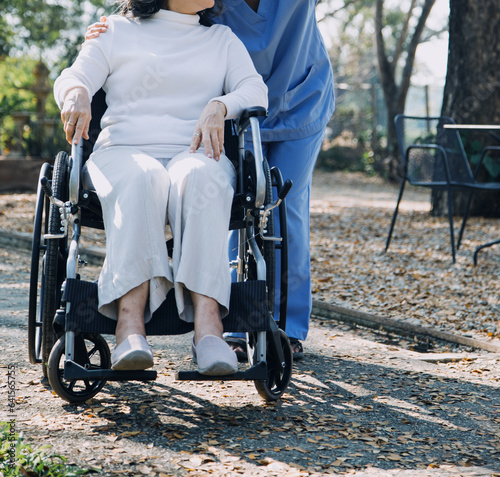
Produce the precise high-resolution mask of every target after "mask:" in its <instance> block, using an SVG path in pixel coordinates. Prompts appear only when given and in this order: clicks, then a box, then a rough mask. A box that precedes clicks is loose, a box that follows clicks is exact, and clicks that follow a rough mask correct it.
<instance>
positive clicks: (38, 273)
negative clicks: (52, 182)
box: [28, 163, 52, 364]
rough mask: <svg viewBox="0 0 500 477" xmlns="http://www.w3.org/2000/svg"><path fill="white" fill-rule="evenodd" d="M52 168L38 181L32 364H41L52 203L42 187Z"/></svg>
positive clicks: (30, 338)
mask: <svg viewBox="0 0 500 477" xmlns="http://www.w3.org/2000/svg"><path fill="white" fill-rule="evenodd" d="M51 172H52V171H51V166H50V164H49V163H45V164H44V165H43V166H42V169H41V170H40V177H39V181H38V190H37V199H36V208H35V223H34V226H33V242H32V243H33V245H32V249H31V273H30V291H29V305H28V355H29V360H30V363H31V364H37V363H41V362H42V359H41V356H40V354H41V343H42V329H41V327H42V319H41V316H42V309H43V303H42V300H41V294H40V286H41V287H42V288H43V284H42V285H40V284H41V282H43V281H44V280H45V274H44V253H43V252H44V251H45V245H44V241H43V240H42V237H43V235H44V234H46V233H48V227H49V218H48V217H49V205H50V202H49V200H48V199H47V197H45V193H44V191H43V189H42V187H41V185H40V179H42V177H47V178H48V179H50V177H51Z"/></svg>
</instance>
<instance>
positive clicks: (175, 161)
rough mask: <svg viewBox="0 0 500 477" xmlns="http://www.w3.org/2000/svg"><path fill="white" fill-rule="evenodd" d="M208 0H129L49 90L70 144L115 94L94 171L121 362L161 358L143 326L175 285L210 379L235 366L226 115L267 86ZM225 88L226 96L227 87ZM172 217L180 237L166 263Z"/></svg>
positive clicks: (103, 284)
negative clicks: (228, 334) (206, 14)
mask: <svg viewBox="0 0 500 477" xmlns="http://www.w3.org/2000/svg"><path fill="white" fill-rule="evenodd" d="M213 3H214V2H213V1H210V0H204V1H202V0H188V1H185V0H183V1H180V0H178V1H175V0H170V1H168V2H167V1H165V2H163V4H162V8H161V9H160V10H159V11H158V12H157V13H155V14H154V15H153V16H151V17H150V18H147V19H144V18H141V16H142V17H144V16H145V15H144V13H143V11H144V10H141V8H143V7H144V8H145V7H148V6H149V5H150V3H149V2H148V3H146V2H137V1H134V2H131V1H125V2H124V3H123V6H122V10H123V11H124V12H125V13H126V14H125V15H122V16H112V17H111V18H110V33H111V35H109V36H103V37H102V38H99V39H96V40H92V41H89V42H86V43H85V45H84V46H83V49H82V51H81V53H80V55H79V56H78V58H77V60H76V61H75V63H74V64H73V65H72V66H71V67H70V68H68V69H66V70H65V71H63V73H62V74H61V76H60V77H59V78H58V79H57V81H56V83H55V87H54V94H55V98H56V100H57V102H58V104H59V105H60V107H61V118H62V120H63V122H64V129H65V132H66V136H67V139H68V141H70V142H71V141H73V142H74V143H78V142H79V141H80V138H81V136H82V135H83V137H85V138H87V137H88V127H89V124H90V119H91V117H90V98H91V97H92V96H93V95H94V94H95V93H96V92H97V90H98V89H99V88H101V87H102V88H103V89H104V90H105V91H106V101H107V105H108V108H107V111H106V113H105V115H104V117H103V119H102V126H103V129H102V131H101V133H100V135H99V137H98V139H97V142H96V145H95V147H94V153H93V154H92V156H91V157H90V159H89V161H88V162H87V164H86V169H87V172H88V175H89V176H90V179H91V181H92V184H93V186H94V187H95V189H96V191H97V194H98V197H99V200H100V202H101V206H102V211H103V218H104V224H105V230H106V259H105V262H104V265H103V269H102V272H101V275H100V277H99V311H100V312H101V313H102V314H103V315H105V316H107V317H109V318H113V319H117V325H116V348H115V350H114V351H113V354H112V356H111V360H112V368H113V369H115V370H137V369H146V368H149V367H151V366H153V353H152V351H151V348H150V347H149V345H148V343H147V341H146V332H145V322H146V323H147V321H148V320H149V319H150V318H151V316H152V314H153V313H154V311H155V310H156V309H158V307H159V306H160V305H161V303H162V302H163V301H164V300H165V297H166V295H167V292H168V291H169V289H170V288H171V287H174V288H175V296H176V302H177V306H178V311H179V315H180V317H181V318H182V319H184V320H186V321H190V322H194V329H195V335H194V340H193V354H194V356H195V358H196V359H197V362H198V370H199V372H200V373H202V374H209V375H210V374H217V375H224V374H231V373H234V372H236V370H237V361H236V356H235V353H234V352H233V351H232V350H231V349H230V348H229V346H228V345H227V344H226V343H225V341H224V340H223V339H222V331H223V328H222V322H221V316H222V317H223V316H225V315H227V313H228V307H229V296H230V282H231V279H230V273H229V267H228V257H227V235H228V226H229V217H230V212H231V203H232V197H233V194H234V182H235V171H234V167H233V165H232V164H231V162H230V161H229V159H228V158H227V157H226V156H225V154H224V153H223V130H224V120H225V119H232V118H235V117H236V116H238V115H239V114H240V113H241V112H242V111H243V109H245V108H246V107H249V106H263V107H266V106H267V95H266V92H267V91H266V87H265V85H264V83H263V81H262V79H261V77H260V76H259V75H258V74H257V73H256V71H255V69H254V67H253V64H252V62H251V60H250V57H249V55H248V53H247V52H246V50H245V48H244V47H243V45H242V44H241V43H240V41H239V40H238V39H237V38H236V37H235V36H234V35H233V34H232V33H231V31H230V30H229V29H228V28H226V27H222V26H219V25H216V26H212V27H210V28H207V27H205V26H203V25H201V24H200V23H199V16H198V14H197V12H199V11H200V10H203V9H207V8H210V7H213ZM223 92H224V94H223ZM166 221H168V223H169V224H170V226H171V229H172V234H173V237H174V241H175V245H176V247H175V248H174V256H173V260H172V265H173V270H171V268H170V266H169V260H168V256H167V249H166V247H165V225H166Z"/></svg>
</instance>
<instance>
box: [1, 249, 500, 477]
mask: <svg viewBox="0 0 500 477" xmlns="http://www.w3.org/2000/svg"><path fill="white" fill-rule="evenodd" d="M29 260H30V256H29V253H27V252H22V251H17V250H9V249H2V248H0V264H1V265H0V273H1V277H2V280H1V283H0V290H1V294H0V353H1V355H2V364H1V366H2V368H3V371H2V373H1V378H0V390H1V393H2V394H3V396H4V399H3V402H4V403H6V402H7V378H6V374H7V366H9V365H14V366H15V369H16V371H17V379H16V393H17V396H16V407H15V415H16V419H17V428H18V429H19V430H20V431H21V432H22V433H23V435H24V437H25V438H26V439H27V440H28V441H30V442H31V443H33V444H34V445H35V446H37V447H38V446H42V445H47V444H48V445H51V446H52V450H53V452H54V453H57V454H61V455H63V456H66V457H67V458H68V459H69V461H70V462H72V463H75V464H78V465H80V466H82V467H84V468H93V469H95V470H96V475H104V476H113V475H128V476H140V475H148V476H156V477H160V476H165V475H167V476H171V475H176V476H184V475H217V476H219V475H231V476H232V475H286V476H295V475H297V476H299V475H300V476H302V475H304V476H305V475H311V476H313V475H344V474H346V473H347V474H349V475H358V476H364V475H367V476H368V475H370V476H386V475H387V476H389V475H394V476H435V475H436V476H438V475H439V476H456V475H463V476H472V475H474V476H494V475H497V476H498V475H499V474H498V469H500V444H499V442H500V441H499V438H500V391H499V387H500V383H499V376H500V356H498V355H493V354H488V353H486V352H481V353H478V352H472V351H471V350H463V349H456V348H455V349H444V348H440V349H438V350H436V351H439V353H417V352H415V351H411V345H412V343H409V342H406V341H404V340H400V339H395V338H391V337H388V336H385V335H383V334H379V335H377V334H374V333H371V332H368V331H364V330H355V329H350V328H348V327H346V326H336V325H335V323H331V322H329V323H326V322H320V321H317V320H314V321H313V324H312V325H313V326H312V330H311V335H310V339H308V341H307V347H306V352H307V356H306V359H305V360H304V361H303V362H302V363H299V364H298V365H297V366H296V367H295V372H294V376H293V383H292V385H291V386H290V388H289V392H288V393H287V394H286V395H285V396H284V398H283V399H282V400H281V401H280V402H278V403H275V404H266V403H264V402H263V401H262V400H261V398H260V397H259V396H258V394H257V393H256V390H255V388H254V386H253V383H242V382H235V383H230V382H226V383H221V382H213V383H192V382H179V381H176V380H175V371H176V370H178V369H182V368H190V366H191V358H190V356H189V352H188V349H189V340H190V336H189V335H185V336H182V337H181V338H173V337H154V338H152V339H151V343H152V345H153V347H154V352H155V369H156V370H157V371H158V373H159V378H158V380H157V381H155V382H154V383H149V384H139V383H131V382H128V383H109V384H107V385H106V386H105V387H104V389H103V390H102V391H101V393H99V394H98V395H97V396H96V397H95V398H94V399H92V400H91V401H90V402H88V403H85V404H84V405H68V404H66V403H65V402H63V401H62V400H61V399H60V398H59V397H58V396H55V395H53V394H52V392H51V391H50V389H49V388H48V386H47V384H46V383H45V382H43V381H42V380H41V379H40V377H41V371H40V368H39V366H33V365H30V364H29V363H28V362H27V352H26V346H27V344H26V341H27V325H26V315H27V310H26V308H27V292H28V286H27V281H28V276H29V271H28V269H29ZM440 360H441V361H440ZM2 413H3V414H4V415H5V414H6V407H4V408H3V409H2ZM0 420H6V417H0ZM495 469H496V470H497V473H495Z"/></svg>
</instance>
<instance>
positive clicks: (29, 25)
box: [0, 0, 111, 155]
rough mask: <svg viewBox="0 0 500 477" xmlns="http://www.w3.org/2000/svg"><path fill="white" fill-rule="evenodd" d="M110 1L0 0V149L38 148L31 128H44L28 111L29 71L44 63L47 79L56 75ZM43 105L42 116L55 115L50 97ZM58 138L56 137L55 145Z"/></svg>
mask: <svg viewBox="0 0 500 477" xmlns="http://www.w3.org/2000/svg"><path fill="white" fill-rule="evenodd" d="M110 4H111V1H110V0H84V1H81V2H80V1H72V0H52V1H49V2H48V1H46V0H15V1H7V0H0V153H2V151H3V152H4V153H8V152H9V151H10V150H11V149H13V148H15V149H17V150H20V149H21V148H22V149H23V150H24V151H25V152H26V154H28V155H29V154H30V153H32V152H33V151H31V152H30V148H31V147H34V148H35V150H40V147H41V146H40V144H38V145H36V143H37V142H38V143H40V141H44V138H40V137H37V138H35V136H36V134H35V133H34V131H36V130H38V131H39V130H40V128H42V129H43V127H42V126H40V125H39V124H37V122H39V120H40V118H39V117H37V116H36V115H35V114H31V113H34V112H35V110H36V98H35V95H34V93H33V92H32V91H31V88H32V86H33V84H34V81H35V76H34V74H33V73H34V69H35V67H36V66H37V65H38V64H39V63H40V62H43V63H44V64H45V65H47V66H48V67H49V69H50V70H51V78H52V79H53V78H54V77H56V76H57V75H58V73H59V72H60V70H61V69H62V68H63V67H65V66H67V65H68V64H69V63H71V62H72V61H73V59H74V58H75V57H76V55H77V53H78V49H79V48H78V46H79V44H80V43H81V42H82V40H83V32H84V30H85V28H86V26H87V25H88V24H89V22H92V21H94V20H96V19H97V18H98V17H99V16H100V15H101V14H102V13H103V12H104V8H105V7H106V6H108V8H109V5H110ZM46 106H47V109H46V116H47V117H49V118H57V117H58V116H59V111H58V108H57V107H56V105H55V103H54V101H53V98H52V95H49V98H48V101H47V103H46ZM21 111H22V112H23V113H22V114H23V117H24V118H26V119H25V121H26V122H25V123H24V125H23V126H20V124H21V123H20V122H19V120H18V122H17V125H16V120H15V115H16V114H17V113H19V112H21ZM14 113H15V114H14ZM17 116H18V118H19V115H18V114H17ZM43 130H45V129H43ZM49 136H50V134H49ZM45 139H47V138H45ZM49 139H51V138H49ZM56 139H58V138H56ZM45 142H46V141H45ZM60 142H61V141H59V140H55V141H54V145H55V144H57V145H59V144H60ZM51 152H52V151H51Z"/></svg>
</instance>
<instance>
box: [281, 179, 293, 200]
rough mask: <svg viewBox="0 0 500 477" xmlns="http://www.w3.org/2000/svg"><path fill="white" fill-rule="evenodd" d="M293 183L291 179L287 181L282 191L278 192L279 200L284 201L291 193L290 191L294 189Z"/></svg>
mask: <svg viewBox="0 0 500 477" xmlns="http://www.w3.org/2000/svg"><path fill="white" fill-rule="evenodd" d="M292 185H293V182H292V181H291V180H290V179H287V180H286V181H285V183H284V184H283V187H282V188H281V190H280V191H279V192H278V198H279V199H280V200H283V199H284V198H285V197H286V196H287V194H288V193H289V192H290V189H291V188H292Z"/></svg>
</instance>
